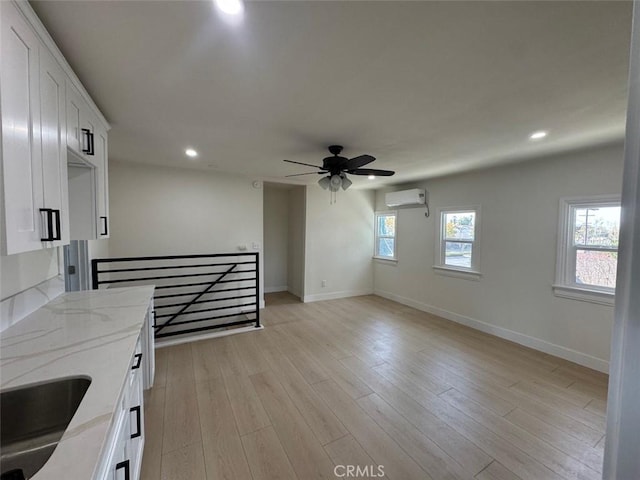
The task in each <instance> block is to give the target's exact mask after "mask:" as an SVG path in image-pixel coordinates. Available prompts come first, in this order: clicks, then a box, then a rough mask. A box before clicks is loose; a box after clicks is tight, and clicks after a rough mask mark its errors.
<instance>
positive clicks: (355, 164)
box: [285, 145, 395, 203]
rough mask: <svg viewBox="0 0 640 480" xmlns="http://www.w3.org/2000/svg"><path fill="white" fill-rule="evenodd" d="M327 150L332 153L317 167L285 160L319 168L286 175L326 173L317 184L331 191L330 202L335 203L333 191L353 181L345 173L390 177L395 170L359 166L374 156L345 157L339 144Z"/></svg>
mask: <svg viewBox="0 0 640 480" xmlns="http://www.w3.org/2000/svg"><path fill="white" fill-rule="evenodd" d="M329 152H330V153H331V154H332V155H333V156H332V157H331V156H330V157H326V158H324V159H323V160H322V166H321V167H318V166H316V165H311V164H309V163H302V162H294V161H293V160H285V162H288V163H296V164H298V165H305V166H307V167H313V168H317V169H318V170H320V171H319V172H309V173H298V174H294V175H287V177H297V176H300V175H315V174H320V175H324V174H328V175H327V176H326V177H322V178H321V179H320V180H319V181H318V185H320V187H322V188H323V189H324V190H329V191H331V193H332V194H333V195H332V202H331V203H335V199H334V196H335V193H336V192H337V191H338V190H340V188H342V189H343V190H346V189H347V188H349V187H350V186H351V185H352V184H353V182H352V181H351V180H349V178H348V177H347V173H349V174H352V175H365V176H371V175H377V176H381V177H390V176H391V175H393V174H394V173H395V172H393V171H391V170H376V169H373V168H361V167H363V166H365V165H368V164H369V163H371V162H373V161H374V160H375V157H372V156H371V155H360V156H358V157H354V158H346V157H341V156H340V153H341V152H342V146H341V145H330V146H329Z"/></svg>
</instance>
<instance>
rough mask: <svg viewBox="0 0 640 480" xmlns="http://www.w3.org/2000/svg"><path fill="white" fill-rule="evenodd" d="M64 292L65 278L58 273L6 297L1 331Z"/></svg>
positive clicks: (0, 304) (1, 311)
mask: <svg viewBox="0 0 640 480" xmlns="http://www.w3.org/2000/svg"><path fill="white" fill-rule="evenodd" d="M63 293H64V278H63V277H62V275H58V276H55V277H53V278H50V279H49V280H45V281H44V282H42V283H39V284H38V285H36V286H35V287H31V288H28V289H26V290H24V291H22V292H20V293H16V294H15V295H12V296H11V297H8V298H5V299H4V300H2V301H1V302H0V331H3V330H5V329H7V328H9V327H10V326H11V325H15V324H16V323H18V322H19V321H20V320H22V319H23V318H24V317H26V316H27V315H30V314H31V313H33V312H35V311H36V310H37V309H39V308H40V307H42V306H44V305H45V304H47V303H49V302H50V301H51V300H53V299H54V298H56V297H57V296H59V295H61V294H63Z"/></svg>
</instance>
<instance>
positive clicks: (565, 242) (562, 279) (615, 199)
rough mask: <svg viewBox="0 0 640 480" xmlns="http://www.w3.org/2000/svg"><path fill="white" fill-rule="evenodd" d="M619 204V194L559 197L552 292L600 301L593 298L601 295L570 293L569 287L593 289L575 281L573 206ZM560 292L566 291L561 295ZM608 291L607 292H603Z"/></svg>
mask: <svg viewBox="0 0 640 480" xmlns="http://www.w3.org/2000/svg"><path fill="white" fill-rule="evenodd" d="M603 204H606V205H611V206H618V205H620V195H618V194H606V195H582V196H580V197H562V198H560V206H559V220H558V246H557V252H556V280H555V284H554V286H553V287H554V293H555V294H556V295H557V296H559V297H567V298H573V299H574V300H583V301H587V302H589V301H590V302H592V303H601V302H598V301H595V300H598V298H601V295H593V296H589V295H587V294H584V295H582V296H578V295H573V296H570V295H571V292H570V291H569V289H573V290H582V291H585V292H586V291H593V290H595V289H589V288H583V287H582V286H581V285H579V284H576V283H575V280H574V279H575V268H576V266H575V262H574V261H573V257H572V251H573V242H572V240H571V235H572V232H573V219H572V216H573V209H574V208H575V207H586V206H592V205H603ZM556 288H563V289H564V291H559V292H560V293H558V292H557V291H556ZM562 293H566V294H565V295H563V294H562ZM605 293H609V292H605ZM603 305H613V301H612V302H611V303H603Z"/></svg>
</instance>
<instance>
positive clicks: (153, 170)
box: [108, 161, 264, 298]
mask: <svg viewBox="0 0 640 480" xmlns="http://www.w3.org/2000/svg"><path fill="white" fill-rule="evenodd" d="M252 183H253V182H252V179H250V178H247V177H242V176H237V175H229V174H223V173H219V172H216V173H208V172H202V171H196V170H188V169H178V168H170V167H159V166H147V165H141V164H134V163H124V162H115V161H114V162H110V164H109V196H110V201H109V206H110V213H109V214H110V216H111V219H110V220H111V224H110V227H111V228H110V238H109V244H108V250H109V255H110V256H111V257H127V256H142V255H169V254H178V255H186V254H198V253H230V252H238V251H239V249H238V247H239V245H246V246H247V248H248V250H247V251H253V250H252V244H253V243H254V242H256V243H257V244H259V246H260V249H261V248H262V188H254V187H253V185H252ZM260 263H261V265H260V271H261V272H262V271H264V269H263V265H262V255H260ZM263 284H264V283H263V276H262V275H261V276H260V298H263V295H262V292H263Z"/></svg>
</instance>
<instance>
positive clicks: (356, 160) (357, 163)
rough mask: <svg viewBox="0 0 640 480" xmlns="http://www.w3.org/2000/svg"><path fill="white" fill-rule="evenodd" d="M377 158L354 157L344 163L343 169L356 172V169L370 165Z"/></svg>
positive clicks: (367, 156) (369, 156)
mask: <svg viewBox="0 0 640 480" xmlns="http://www.w3.org/2000/svg"><path fill="white" fill-rule="evenodd" d="M375 159H376V157H372V156H371V155H360V156H359V157H353V158H350V159H349V160H347V161H346V162H344V166H343V169H344V170H355V169H356V168H360V167H362V166H364V165H367V164H368V163H371V162H373V161H374V160H375Z"/></svg>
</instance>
